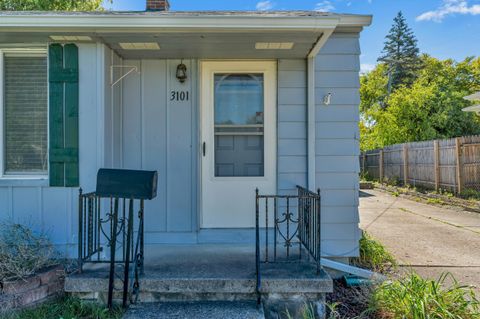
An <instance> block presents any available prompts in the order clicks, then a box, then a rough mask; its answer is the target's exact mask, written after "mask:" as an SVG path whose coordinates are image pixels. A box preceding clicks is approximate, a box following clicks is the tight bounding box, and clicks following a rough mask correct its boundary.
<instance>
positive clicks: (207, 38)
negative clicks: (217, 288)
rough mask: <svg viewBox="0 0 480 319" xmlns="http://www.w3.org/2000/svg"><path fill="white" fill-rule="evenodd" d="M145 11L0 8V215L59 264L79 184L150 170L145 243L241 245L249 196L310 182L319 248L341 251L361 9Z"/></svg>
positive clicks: (72, 225) (354, 220)
mask: <svg viewBox="0 0 480 319" xmlns="http://www.w3.org/2000/svg"><path fill="white" fill-rule="evenodd" d="M148 6H149V8H148V9H150V10H147V11H145V12H109V11H105V12H68V13H67V12H0V75H1V76H0V101H2V105H3V107H2V108H1V111H0V117H1V120H0V123H1V124H0V132H1V134H2V138H1V139H0V150H1V151H2V152H3V154H2V156H0V175H1V176H0V212H1V219H3V220H14V221H16V222H21V223H26V224H29V225H31V226H32V227H34V228H36V229H43V230H45V231H47V232H49V233H50V235H51V238H52V240H53V241H54V242H55V243H56V244H58V245H59V247H66V249H65V252H66V253H67V254H69V256H71V257H75V256H76V252H77V250H76V246H77V241H78V230H77V229H78V217H77V216H78V191H79V187H82V188H83V190H84V191H94V190H95V183H96V174H97V171H98V169H100V168H122V169H123V168H124V169H142V170H153V171H157V172H158V196H157V197H156V198H155V199H154V200H152V201H147V202H146V203H145V205H146V207H145V244H146V245H147V246H148V245H153V244H204V243H223V244H226V243H242V242H244V243H250V242H253V240H254V239H253V238H254V237H252V236H253V234H254V229H255V189H256V188H258V189H259V191H260V193H261V194H295V193H296V185H300V186H303V187H305V188H308V189H310V190H312V191H314V192H316V190H317V189H320V193H321V196H322V202H321V214H322V219H321V220H322V228H321V242H322V255H323V256H325V257H337V258H345V257H352V256H357V255H358V253H359V251H358V241H359V238H360V231H359V227H358V222H359V216H358V191H359V187H358V173H359V162H358V156H359V130H358V121H359V109H358V105H359V99H360V98H359V92H358V89H359V69H360V64H359V55H360V46H359V35H360V32H361V31H362V29H363V28H364V27H366V26H368V25H370V23H371V19H372V18H371V16H368V15H350V14H334V13H323V12H314V11H312V12H310V11H309V12H307V11H288V12H286V11H278V12H277V11H267V12H240V11H239V12H222V11H213V12H174V11H168V1H167V0H149V1H148ZM185 76H186V78H185ZM62 249H63V248H62Z"/></svg>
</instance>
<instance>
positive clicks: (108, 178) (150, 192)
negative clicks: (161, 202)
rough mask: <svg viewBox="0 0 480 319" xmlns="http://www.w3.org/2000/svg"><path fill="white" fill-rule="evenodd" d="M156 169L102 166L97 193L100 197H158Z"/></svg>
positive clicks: (99, 172) (98, 176)
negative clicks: (135, 169) (136, 169)
mask: <svg viewBox="0 0 480 319" xmlns="http://www.w3.org/2000/svg"><path fill="white" fill-rule="evenodd" d="M157 181H158V174H157V172H156V171H134V170H126V169H106V168H102V169H100V170H99V171H98V174H97V190H96V194H97V196H100V197H118V198H128V199H153V198H155V197H157Z"/></svg>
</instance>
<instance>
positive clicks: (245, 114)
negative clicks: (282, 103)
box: [201, 61, 277, 228]
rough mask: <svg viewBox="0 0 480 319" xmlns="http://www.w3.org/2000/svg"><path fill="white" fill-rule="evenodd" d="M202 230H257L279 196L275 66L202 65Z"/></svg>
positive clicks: (270, 63) (245, 63) (253, 63)
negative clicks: (260, 211)
mask: <svg viewBox="0 0 480 319" xmlns="http://www.w3.org/2000/svg"><path fill="white" fill-rule="evenodd" d="M201 72H202V75H201V81H202V82H201V117H202V121H201V122H202V124H201V136H202V147H201V152H202V154H201V156H202V170H201V171H202V189H201V193H202V196H201V228H247V227H248V228H249V227H254V226H255V188H258V189H259V190H260V192H261V193H264V194H274V193H275V192H276V86H277V80H276V62H274V61H221V62H220V61H216V62H213V61H208V62H203V63H202V64H201Z"/></svg>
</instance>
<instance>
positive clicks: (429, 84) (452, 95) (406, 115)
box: [360, 55, 480, 150]
mask: <svg viewBox="0 0 480 319" xmlns="http://www.w3.org/2000/svg"><path fill="white" fill-rule="evenodd" d="M421 60H422V64H423V68H422V69H421V70H420V71H418V76H417V79H416V80H415V81H414V82H413V83H412V85H411V86H410V87H407V86H401V87H399V88H398V89H397V90H395V91H394V92H393V93H392V94H391V95H390V97H389V100H388V108H383V107H382V102H383V100H384V98H385V86H384V84H385V82H386V81H387V79H386V76H385V73H384V72H383V71H384V69H385V68H386V65H384V64H379V65H378V66H377V67H376V69H375V70H373V71H372V72H370V73H368V74H367V75H364V76H362V79H361V84H362V86H361V89H360V95H361V123H360V132H361V148H362V150H368V149H374V148H379V147H384V146H386V145H391V144H396V143H404V142H413V141H422V140H431V139H437V138H438V139H441V138H451V137H456V136H462V135H473V134H480V120H479V119H480V117H478V116H477V115H475V114H472V113H466V112H463V111H462V108H464V107H466V106H468V105H469V104H470V102H468V101H466V100H465V99H463V97H464V96H466V95H469V94H472V93H473V92H476V91H478V90H479V89H480V58H467V59H465V60H464V61H462V62H455V61H453V60H443V61H442V60H438V59H435V58H433V57H431V56H428V55H423V56H422V57H421Z"/></svg>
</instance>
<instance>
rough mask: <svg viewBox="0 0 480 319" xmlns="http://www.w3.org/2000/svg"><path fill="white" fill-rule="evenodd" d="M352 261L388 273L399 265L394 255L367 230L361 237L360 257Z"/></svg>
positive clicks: (363, 266) (360, 265)
mask: <svg viewBox="0 0 480 319" xmlns="http://www.w3.org/2000/svg"><path fill="white" fill-rule="evenodd" d="M352 263H353V264H354V265H356V266H358V267H362V268H367V269H370V270H373V271H376V272H380V273H386V272H388V271H389V270H391V269H392V268H395V267H396V265H397V262H396V260H395V258H394V257H393V255H392V254H390V252H388V251H387V249H386V248H385V247H384V246H383V245H382V244H381V243H380V242H378V241H376V240H375V239H373V238H372V237H371V236H370V235H369V234H368V233H367V232H363V236H362V238H361V239H360V257H358V258H354V259H353V260H352Z"/></svg>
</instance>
